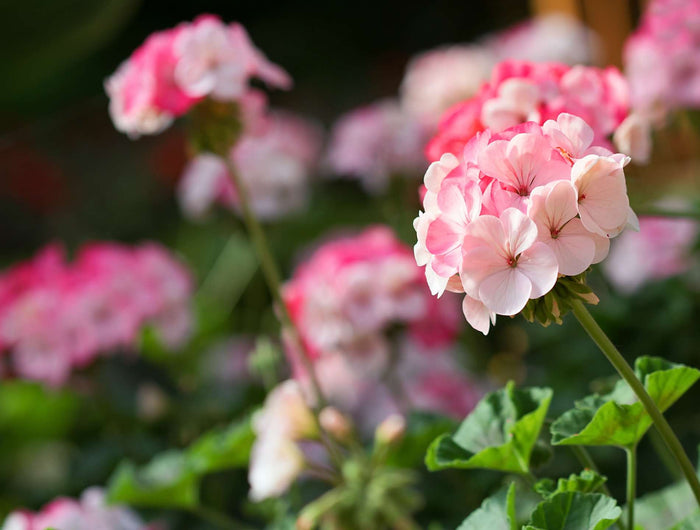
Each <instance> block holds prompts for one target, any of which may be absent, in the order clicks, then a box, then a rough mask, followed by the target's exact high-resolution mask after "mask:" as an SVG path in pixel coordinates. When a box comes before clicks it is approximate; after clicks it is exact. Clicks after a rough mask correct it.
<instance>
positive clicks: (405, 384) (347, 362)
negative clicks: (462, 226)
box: [283, 227, 480, 430]
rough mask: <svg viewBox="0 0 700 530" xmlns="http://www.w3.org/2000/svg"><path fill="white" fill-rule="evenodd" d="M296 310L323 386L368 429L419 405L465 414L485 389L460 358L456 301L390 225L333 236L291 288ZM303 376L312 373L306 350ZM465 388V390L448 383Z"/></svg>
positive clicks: (288, 293)
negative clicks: (435, 285)
mask: <svg viewBox="0 0 700 530" xmlns="http://www.w3.org/2000/svg"><path fill="white" fill-rule="evenodd" d="M283 294H284V299H285V301H286V303H287V307H288V309H289V311H290V313H291V317H292V319H293V321H294V322H295V324H296V325H297V328H298V329H299V332H300V334H301V339H302V341H303V342H304V345H305V347H306V350H307V352H308V353H310V355H311V356H312V358H313V361H314V367H315V371H316V373H317V375H318V378H319V381H320V384H321V387H322V389H323V390H324V393H325V394H326V395H327V397H328V398H329V399H330V400H331V402H332V403H334V404H336V405H337V406H339V407H340V408H341V409H342V410H344V411H346V412H348V413H351V414H352V415H353V417H354V418H355V420H356V421H357V423H358V424H359V425H360V426H361V427H362V428H364V430H371V429H373V428H374V427H376V425H377V423H378V422H379V421H380V420H382V419H383V418H384V417H386V416H387V415H389V414H391V413H394V412H405V410H403V407H405V406H406V403H404V402H402V401H401V399H397V398H398V396H397V395H396V393H395V392H394V391H395V390H396V388H395V387H394V385H393V384H392V382H391V381H389V382H387V380H386V377H388V375H387V374H393V375H392V376H391V377H394V378H395V381H394V382H395V383H396V384H397V385H399V386H401V387H402V389H403V392H402V395H403V394H407V395H410V396H411V399H410V401H411V404H410V406H413V407H416V408H423V409H429V410H434V411H440V412H444V413H448V414H453V415H459V414H465V413H467V412H469V411H470V410H471V408H472V407H473V406H474V404H475V403H476V401H477V400H478V396H479V394H480V392H479V390H478V386H477V385H474V383H473V382H472V381H471V379H470V378H469V377H468V376H467V375H466V374H465V373H464V371H463V370H460V368H459V366H458V365H457V363H456V362H455V356H454V352H452V351H451V350H450V348H451V346H453V345H454V341H455V336H456V333H457V331H458V327H459V318H458V316H457V315H458V313H457V312H456V311H455V309H456V307H455V303H454V302H456V301H455V300H452V299H443V300H438V299H436V298H434V297H432V296H431V295H430V292H429V291H428V289H427V288H426V286H425V282H424V280H423V279H422V271H421V270H420V268H419V267H417V266H416V264H415V260H414V258H413V256H412V253H411V249H410V248H409V247H408V246H406V245H404V244H403V243H401V242H399V241H398V240H397V239H396V238H395V236H394V235H393V234H392V233H391V231H390V230H388V229H387V228H384V227H372V228H369V229H367V230H365V231H364V232H362V233H360V234H358V235H355V236H350V237H343V238H339V239H335V240H331V241H329V242H327V243H325V244H324V245H322V246H321V247H319V248H318V249H317V250H316V252H315V253H314V254H313V255H312V256H311V257H310V258H309V259H308V260H306V261H305V262H304V263H303V264H302V265H301V266H300V267H299V268H298V269H297V271H296V273H295V274H294V277H293V278H292V279H291V280H290V281H289V282H287V284H286V285H285V287H284V291H283ZM288 353H289V354H290V357H291V360H292V364H293V366H294V368H295V370H294V372H295V377H297V378H298V379H300V380H301V381H302V382H306V383H308V381H306V374H305V373H304V370H303V368H302V367H301V365H300V363H298V362H297V361H298V359H297V356H298V352H295V351H292V350H291V349H289V351H288ZM447 387H449V388H452V389H455V388H459V389H460V392H459V393H458V394H459V396H460V398H459V399H456V398H454V396H452V398H448V397H447V395H446V394H445V389H446V388H447Z"/></svg>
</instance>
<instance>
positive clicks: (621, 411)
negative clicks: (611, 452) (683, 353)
mask: <svg viewBox="0 0 700 530" xmlns="http://www.w3.org/2000/svg"><path fill="white" fill-rule="evenodd" d="M635 373H636V374H637V377H639V379H640V381H642V383H643V384H644V387H645V388H646V390H647V392H648V393H649V395H650V396H651V398H652V399H653V400H654V402H655V403H656V405H657V406H658V407H659V410H661V411H662V412H663V411H665V410H666V409H668V408H669V407H670V406H671V405H673V403H675V402H676V401H677V400H678V399H679V398H680V397H681V396H682V395H683V394H684V393H685V392H686V391H687V390H688V389H689V388H690V387H691V386H692V385H693V384H694V383H695V382H696V381H697V380H698V378H699V377H700V371H699V370H696V369H695V368H690V367H688V366H683V365H681V364H675V363H671V362H668V361H666V360H664V359H661V358H658V357H640V358H639V359H637V362H636V363H635ZM651 424H652V419H651V417H650V416H649V414H647V412H646V410H645V409H644V406H643V405H642V404H641V403H640V402H638V401H637V400H636V396H635V395H634V393H633V392H632V390H631V389H630V387H629V386H628V385H627V383H625V382H624V381H619V382H618V383H617V385H615V388H614V389H613V391H612V392H610V393H609V394H606V395H604V396H598V395H593V396H588V397H586V398H585V399H583V400H582V401H579V402H577V403H576V406H575V408H574V409H571V410H569V411H567V412H565V413H564V414H563V415H562V416H560V417H559V418H558V419H557V420H556V421H555V422H554V423H553V424H552V426H551V432H552V443H553V444H555V445H613V446H618V447H623V448H624V447H631V446H634V445H636V444H637V443H638V442H639V440H641V438H642V437H643V436H644V434H645V433H646V432H647V430H648V429H649V427H650V426H651Z"/></svg>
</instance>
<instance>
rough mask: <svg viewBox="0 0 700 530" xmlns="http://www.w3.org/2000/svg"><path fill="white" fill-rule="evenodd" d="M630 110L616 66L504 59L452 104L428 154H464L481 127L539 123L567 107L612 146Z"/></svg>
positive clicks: (596, 139) (600, 142) (598, 142)
mask: <svg viewBox="0 0 700 530" xmlns="http://www.w3.org/2000/svg"><path fill="white" fill-rule="evenodd" d="M628 111H629V93H628V87H627V82H626V81H625V79H624V77H622V74H620V72H619V71H618V70H617V69H616V68H614V67H608V68H606V69H600V68H596V67H592V66H580V65H579V66H573V67H570V66H567V65H564V64H560V63H533V62H527V61H503V62H501V63H499V64H498V65H496V67H495V68H494V70H493V73H492V75H491V79H490V81H489V82H487V83H485V84H484V85H482V87H481V89H480V90H479V93H478V94H476V95H475V96H474V97H473V98H471V99H468V100H466V101H463V102H461V103H458V104H456V105H454V106H453V107H451V108H450V109H448V110H447V111H446V112H445V113H444V114H443V116H442V119H441V120H440V123H439V124H438V131H437V133H436V134H435V136H434V137H433V138H432V139H431V140H430V142H429V143H428V145H427V146H426V156H427V157H428V159H429V160H431V161H436V160H439V159H440V157H441V156H442V155H443V154H444V153H452V154H454V155H456V156H460V155H461V152H462V150H463V149H464V146H465V145H466V144H467V142H469V140H471V138H472V137H473V136H474V135H475V134H476V133H478V132H481V131H483V130H486V129H490V130H491V132H493V133H499V132H501V131H504V130H505V129H508V128H509V127H513V126H515V125H518V124H520V123H524V122H527V121H534V122H537V123H539V124H542V123H544V122H545V121H547V120H550V119H556V118H557V116H559V114H561V113H563V112H566V113H570V114H574V115H576V116H579V117H580V118H582V119H583V120H584V121H585V122H586V123H588V125H589V126H590V127H591V128H592V130H593V140H592V142H593V144H594V145H599V146H602V147H608V148H609V147H611V145H610V142H609V137H610V135H612V134H613V133H614V132H615V129H616V128H617V127H618V126H619V125H620V124H621V123H622V121H623V120H624V119H625V117H626V116H627V114H628Z"/></svg>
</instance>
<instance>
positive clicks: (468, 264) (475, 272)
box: [459, 218, 508, 298]
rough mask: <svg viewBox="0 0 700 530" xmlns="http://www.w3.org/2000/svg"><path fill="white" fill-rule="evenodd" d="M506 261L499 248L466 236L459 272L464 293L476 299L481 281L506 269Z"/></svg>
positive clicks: (506, 258)
mask: <svg viewBox="0 0 700 530" xmlns="http://www.w3.org/2000/svg"><path fill="white" fill-rule="evenodd" d="M480 219H481V218H480ZM494 219H495V218H494ZM499 224H500V223H499ZM507 260H508V257H507V256H505V253H504V252H503V251H502V250H501V249H500V248H499V247H495V246H491V245H489V244H487V243H485V242H484V241H483V240H481V239H477V238H471V237H469V236H467V237H466V238H465V240H464V245H463V247H462V265H461V268H460V271H459V275H460V277H461V278H462V286H463V287H464V291H465V292H466V293H467V294H469V295H470V296H471V297H473V298H477V297H478V296H479V285H480V283H481V282H482V281H483V279H484V278H486V277H487V276H489V275H490V274H492V273H494V272H495V271H498V270H501V269H503V268H504V267H506V268H508V261H507Z"/></svg>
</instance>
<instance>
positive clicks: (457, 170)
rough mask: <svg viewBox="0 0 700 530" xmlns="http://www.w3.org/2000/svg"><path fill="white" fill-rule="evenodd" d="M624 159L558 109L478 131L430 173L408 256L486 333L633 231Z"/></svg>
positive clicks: (434, 291) (436, 288)
mask: <svg viewBox="0 0 700 530" xmlns="http://www.w3.org/2000/svg"><path fill="white" fill-rule="evenodd" d="M514 66H515V65H514ZM521 66H522V65H521ZM525 66H527V65H525ZM628 162H629V157H627V156H625V155H623V154H621V153H612V152H611V151H609V150H608V149H607V148H605V147H603V146H601V145H596V144H595V133H594V130H593V129H592V128H591V127H589V126H588V125H587V124H586V122H585V121H584V120H582V119H581V118H579V117H577V116H574V115H571V114H566V113H562V114H560V115H559V116H558V117H557V119H556V120H548V121H546V122H545V124H544V125H538V124H537V123H534V122H526V123H522V124H519V125H516V126H514V127H510V128H508V129H506V130H504V131H502V132H500V133H492V132H491V131H490V130H486V131H483V132H481V133H477V134H476V135H475V136H474V137H473V138H472V139H471V140H469V142H468V143H467V144H466V145H465V146H464V147H463V149H462V152H461V156H460V157H456V156H454V155H453V154H451V153H445V154H443V155H442V157H441V158H440V160H439V162H434V163H433V164H431V166H430V167H429V168H428V171H427V173H426V175H425V194H424V197H423V208H424V210H425V211H424V212H419V215H418V217H417V218H416V219H415V221H414V228H415V229H416V235H417V239H418V241H417V243H416V245H415V247H414V256H415V259H416V262H417V263H418V264H419V265H421V266H425V276H426V279H427V282H428V285H429V286H430V289H431V292H432V294H437V295H440V294H442V293H443V292H444V291H445V290H450V291H454V292H464V293H465V298H464V300H463V303H462V312H463V313H464V317H465V318H466V320H467V322H469V324H471V326H472V327H474V328H475V329H477V330H478V331H481V332H482V333H484V334H486V333H488V331H489V329H490V327H491V325H492V324H493V323H494V321H495V316H496V315H497V314H501V315H513V314H516V313H518V312H520V311H521V310H522V309H523V307H524V306H525V304H526V303H527V301H528V300H529V299H535V298H539V297H541V296H543V295H544V294H546V293H547V292H548V291H549V290H550V289H551V288H552V287H553V285H554V283H555V282H556V279H557V277H558V276H559V275H563V276H575V275H578V274H580V273H582V272H585V271H586V270H587V269H588V267H589V266H590V265H591V264H594V263H598V262H600V261H601V260H603V259H604V258H605V256H606V255H607V253H608V249H609V238H611V237H615V236H616V235H618V234H619V233H620V232H621V231H622V230H623V229H624V228H625V227H626V226H630V227H631V228H636V226H637V219H636V216H635V215H634V212H632V210H631V208H630V206H629V199H628V197H627V189H626V184H625V176H624V172H623V167H624V165H625V164H627V163H628Z"/></svg>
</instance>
